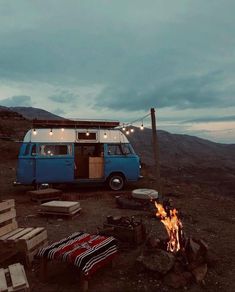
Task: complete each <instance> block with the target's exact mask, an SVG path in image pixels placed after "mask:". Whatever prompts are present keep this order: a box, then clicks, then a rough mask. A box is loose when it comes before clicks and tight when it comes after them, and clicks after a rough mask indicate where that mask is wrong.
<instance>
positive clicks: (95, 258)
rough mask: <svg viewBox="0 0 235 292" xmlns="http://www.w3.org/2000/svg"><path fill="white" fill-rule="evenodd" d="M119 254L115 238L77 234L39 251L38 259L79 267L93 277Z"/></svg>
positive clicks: (86, 274)
mask: <svg viewBox="0 0 235 292" xmlns="http://www.w3.org/2000/svg"><path fill="white" fill-rule="evenodd" d="M116 254H117V242H116V240H115V239H114V238H113V237H105V236H100V235H91V234H88V233H84V232H76V233H73V234H72V235H70V236H69V237H67V238H64V239H62V240H60V241H58V242H55V243H53V244H51V245H49V246H47V247H44V248H41V249H40V250H39V251H38V254H37V257H40V258H47V259H56V260H60V261H63V262H68V263H71V264H73V265H75V266H77V267H78V268H79V269H80V270H81V271H82V272H83V274H84V275H85V276H89V275H91V274H92V273H93V272H95V271H96V270H97V269H98V268H100V267H102V266H103V265H105V264H106V263H107V262H109V261H110V260H112V258H113V257H114V256H115V255H116Z"/></svg>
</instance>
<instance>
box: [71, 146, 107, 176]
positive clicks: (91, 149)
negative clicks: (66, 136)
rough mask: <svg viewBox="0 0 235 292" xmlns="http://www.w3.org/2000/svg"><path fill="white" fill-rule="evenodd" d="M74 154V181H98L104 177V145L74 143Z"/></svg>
mask: <svg viewBox="0 0 235 292" xmlns="http://www.w3.org/2000/svg"><path fill="white" fill-rule="evenodd" d="M74 154H75V155H74V177H75V179H100V178H103V177H104V144H101V143H95V144H94V143H92V144H91V143H90V144H89V143H86V144H84V143H82V144H81V143H76V144H75V145H74Z"/></svg>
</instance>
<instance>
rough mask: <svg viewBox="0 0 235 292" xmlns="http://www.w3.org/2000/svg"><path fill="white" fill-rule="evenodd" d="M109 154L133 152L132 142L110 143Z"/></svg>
mask: <svg viewBox="0 0 235 292" xmlns="http://www.w3.org/2000/svg"><path fill="white" fill-rule="evenodd" d="M108 154H109V155H129V154H133V150H132V148H131V146H130V144H128V143H125V144H108Z"/></svg>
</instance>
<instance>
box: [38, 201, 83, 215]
mask: <svg viewBox="0 0 235 292" xmlns="http://www.w3.org/2000/svg"><path fill="white" fill-rule="evenodd" d="M79 208H80V203H79V202H71V201H51V202H48V203H44V204H41V210H42V211H44V212H58V213H66V214H69V213H72V212H74V211H76V210H78V209H79Z"/></svg>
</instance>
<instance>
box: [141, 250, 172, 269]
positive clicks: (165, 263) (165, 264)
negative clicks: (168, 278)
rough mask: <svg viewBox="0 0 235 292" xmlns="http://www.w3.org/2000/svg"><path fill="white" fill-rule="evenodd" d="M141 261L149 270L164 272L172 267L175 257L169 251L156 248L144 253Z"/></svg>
mask: <svg viewBox="0 0 235 292" xmlns="http://www.w3.org/2000/svg"><path fill="white" fill-rule="evenodd" d="M142 263H143V265H144V267H145V268H146V269H148V270H150V271H154V272H158V273H160V274H166V273H167V272H168V271H170V270H171V269H172V268H173V266H174V263H175V257H174V255H173V254H171V253H169V252H166V251H164V250H161V249H156V251H155V252H154V253H152V254H149V255H144V256H143V258H142Z"/></svg>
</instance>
